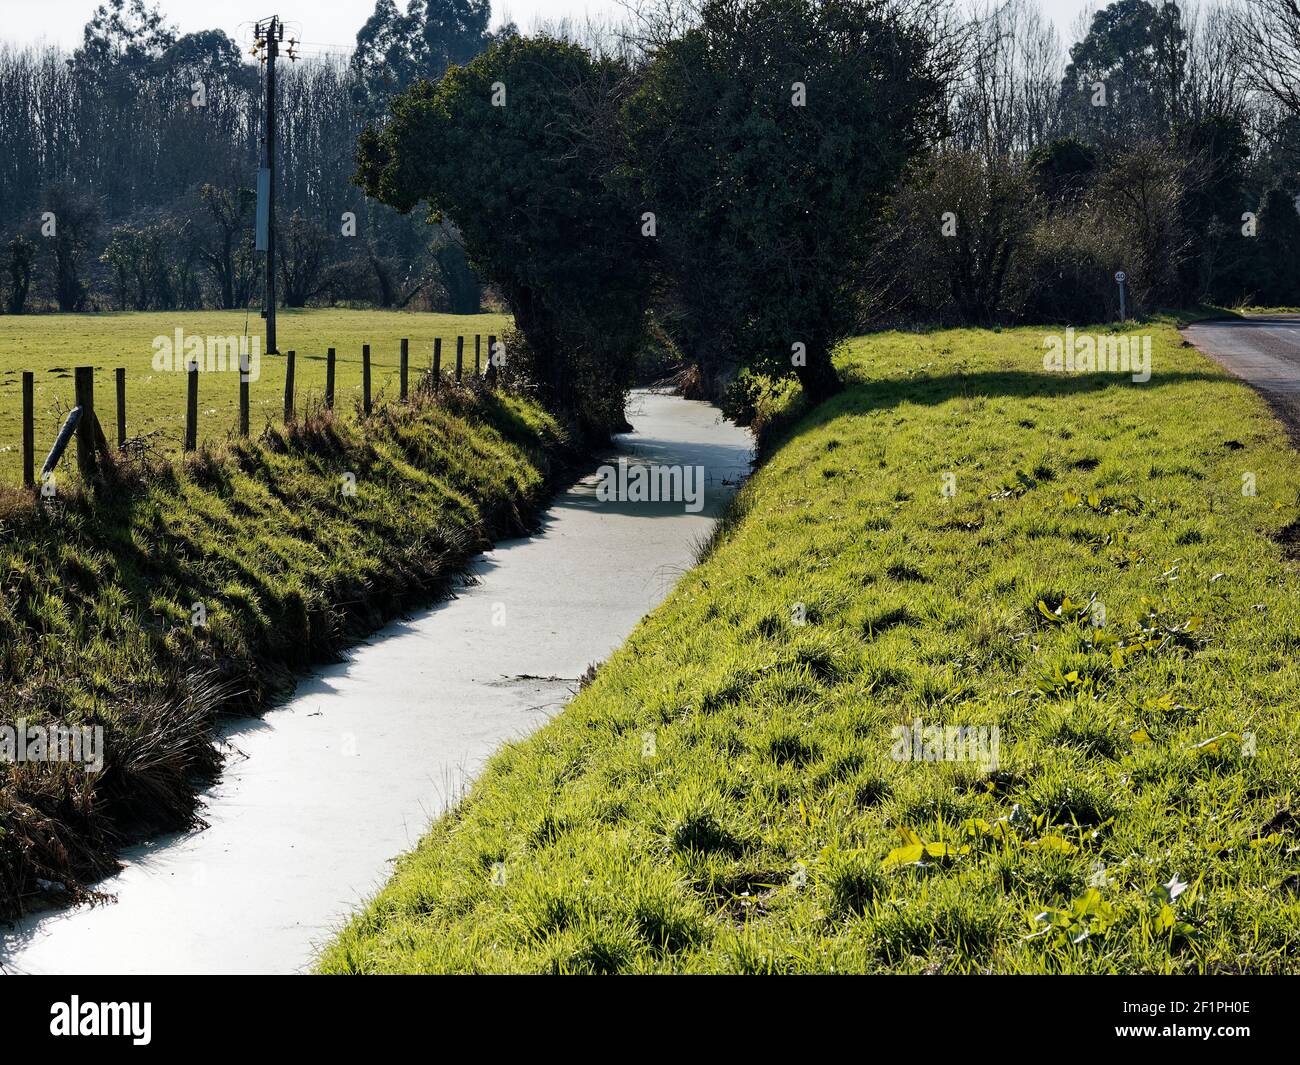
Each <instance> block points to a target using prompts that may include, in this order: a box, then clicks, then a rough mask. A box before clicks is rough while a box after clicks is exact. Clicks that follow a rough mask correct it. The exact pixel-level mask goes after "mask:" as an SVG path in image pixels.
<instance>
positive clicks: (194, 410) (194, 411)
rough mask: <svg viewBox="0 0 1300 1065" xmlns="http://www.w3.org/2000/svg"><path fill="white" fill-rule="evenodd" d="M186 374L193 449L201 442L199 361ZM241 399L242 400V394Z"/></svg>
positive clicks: (187, 432) (188, 447)
mask: <svg viewBox="0 0 1300 1065" xmlns="http://www.w3.org/2000/svg"><path fill="white" fill-rule="evenodd" d="M186 376H187V377H188V378H189V381H188V382H187V385H188V387H187V389H186V393H187V394H186V397H185V450H186V451H193V450H194V449H195V448H196V447H198V443H199V367H198V363H197V362H195V361H191V362H190V368H189V370H188V371H187V372H186ZM240 376H241V377H242V376H243V375H242V374H241V375H240ZM240 399H241V401H242V399H243V396H242V395H241V396H240ZM83 420H84V419H83Z"/></svg>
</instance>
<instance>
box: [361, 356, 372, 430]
mask: <svg viewBox="0 0 1300 1065" xmlns="http://www.w3.org/2000/svg"><path fill="white" fill-rule="evenodd" d="M361 409H362V410H363V411H365V412H366V413H367V414H369V413H370V345H369V344H362V345H361Z"/></svg>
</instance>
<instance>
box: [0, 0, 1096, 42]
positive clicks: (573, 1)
mask: <svg viewBox="0 0 1300 1065" xmlns="http://www.w3.org/2000/svg"><path fill="white" fill-rule="evenodd" d="M99 3H100V0H0V41H7V42H10V43H14V44H34V43H36V42H38V41H42V40H45V41H49V42H52V43H55V44H61V45H63V46H64V47H66V48H74V47H76V46H77V45H79V44H80V43H81V31H82V27H84V26H85V24H86V23H87V22H88V21H89V19H90V16H91V14H92V13H93V12H94V9H95V8H96V7H97V6H98V4H99ZM1040 3H1041V4H1042V7H1043V11H1044V13H1046V14H1047V15H1048V17H1050V18H1051V19H1052V20H1053V21H1054V22H1055V23H1056V27H1057V29H1058V30H1059V31H1060V33H1061V37H1062V39H1063V40H1065V42H1066V44H1067V45H1068V43H1069V41H1068V37H1069V29H1070V24H1071V22H1072V21H1073V20H1074V17H1075V15H1076V14H1077V13H1078V12H1079V10H1080V9H1081V8H1082V7H1083V6H1084V0H1040ZM374 6H375V5H374V0H220V2H219V3H216V4H214V3H213V0H160V3H159V7H160V8H161V9H162V10H163V12H164V13H165V14H166V15H167V17H168V19H169V21H171V22H173V23H175V24H176V25H178V26H180V29H181V32H182V33H188V32H192V31H194V30H207V29H222V30H225V31H226V33H228V34H230V36H232V37H234V38H235V40H237V41H241V42H242V41H243V40H244V39H245V33H244V32H243V26H242V24H243V23H250V22H254V21H256V20H257V19H259V18H265V17H266V16H267V15H272V14H279V15H280V16H281V17H282V18H283V19H284V20H285V22H286V23H288V24H290V25H291V26H292V24H293V23H297V24H298V26H292V28H293V29H295V30H298V29H299V27H301V29H300V30H299V32H300V33H301V36H300V40H303V41H306V42H312V43H313V45H315V44H323V45H340V46H345V47H350V46H351V45H352V43H353V42H354V41H355V39H356V35H357V30H359V29H360V28H361V25H362V23H364V22H365V20H366V19H367V18H369V17H370V13H371V12H372V11H373V10H374ZM398 6H399V7H403V8H404V7H405V6H406V4H405V0H398ZM621 10H622V9H621V8H620V7H619V5H618V4H617V3H616V2H615V0H493V4H492V22H493V25H497V24H499V23H501V22H502V21H504V16H505V15H509V17H511V18H513V19H514V20H515V22H516V23H518V24H519V26H520V28H521V29H524V30H527V29H529V28H531V27H532V25H533V22H534V21H535V20H536V19H538V18H541V19H557V18H563V17H566V16H568V17H571V18H578V19H581V18H582V17H583V15H585V14H588V13H589V14H591V15H593V16H605V15H609V14H618V13H619V12H621ZM313 50H314V49H313Z"/></svg>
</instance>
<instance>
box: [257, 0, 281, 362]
mask: <svg viewBox="0 0 1300 1065" xmlns="http://www.w3.org/2000/svg"><path fill="white" fill-rule="evenodd" d="M254 32H255V34H256V39H257V44H256V45H254V48H253V51H254V52H255V53H256V52H258V51H259V49H262V48H265V49H266V52H265V55H263V56H262V59H263V60H264V61H265V63H266V129H265V132H264V133H263V134H262V174H261V175H259V178H258V183H257V192H258V195H259V196H264V197H265V198H266V207H265V210H264V211H262V210H259V211H258V215H259V227H258V228H259V229H261V226H262V223H265V227H266V228H265V230H264V231H263V232H259V234H258V236H259V237H262V238H263V239H264V242H265V247H266V298H265V301H264V303H263V307H262V317H263V318H265V319H266V353H267V354H268V355H278V354H279V350H278V349H277V347H276V342H275V303H276V298H275V59H276V56H278V55H279V54H280V42H281V41H283V40H284V24H283V23H282V22H281V21H280V16H279V15H272V16H271V17H270V18H268V19H263V20H262V21H261V22H259V23H258V24H257V26H256V29H255V30H254Z"/></svg>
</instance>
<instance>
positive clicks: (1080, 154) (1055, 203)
mask: <svg viewBox="0 0 1300 1065" xmlns="http://www.w3.org/2000/svg"><path fill="white" fill-rule="evenodd" d="M1028 164H1029V173H1030V175H1031V177H1032V180H1033V183H1034V187H1035V189H1036V190H1037V192H1038V193H1039V195H1041V196H1042V197H1043V199H1044V200H1045V201H1046V203H1047V206H1048V209H1049V210H1054V209H1057V208H1061V207H1067V206H1070V205H1071V204H1074V203H1077V202H1078V200H1079V199H1080V198H1081V197H1082V196H1083V194H1084V192H1085V190H1086V189H1087V188H1088V184H1089V183H1090V182H1091V181H1092V179H1093V177H1094V176H1095V175H1096V172H1097V152H1096V150H1095V149H1093V148H1092V147H1090V146H1089V145H1087V144H1084V142H1083V141H1081V140H1079V139H1078V138H1077V137H1058V138H1057V139H1056V140H1054V141H1050V142H1049V143H1047V144H1044V145H1042V146H1041V147H1039V148H1035V149H1034V150H1033V151H1032V152H1030V153H1029V159H1028Z"/></svg>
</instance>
